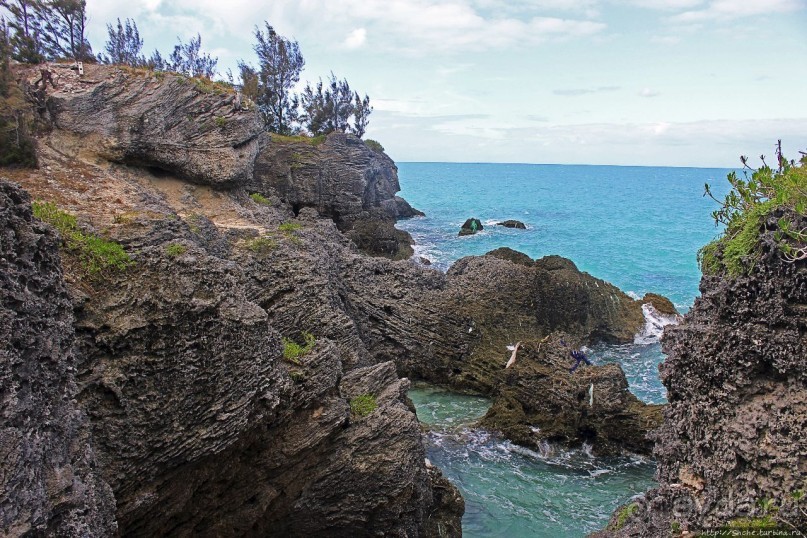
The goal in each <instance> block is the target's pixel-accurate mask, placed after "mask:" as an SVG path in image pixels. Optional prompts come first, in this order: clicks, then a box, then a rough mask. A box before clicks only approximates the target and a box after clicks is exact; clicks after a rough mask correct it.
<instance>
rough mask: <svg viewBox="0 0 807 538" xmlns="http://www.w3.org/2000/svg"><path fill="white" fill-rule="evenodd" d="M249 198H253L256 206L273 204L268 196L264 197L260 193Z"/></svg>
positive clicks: (254, 193)
mask: <svg viewBox="0 0 807 538" xmlns="http://www.w3.org/2000/svg"><path fill="white" fill-rule="evenodd" d="M249 197H250V198H252V201H253V202H255V203H256V204H261V205H269V204H270V203H271V202H270V201H269V198H267V197H266V196H264V195H262V194H261V193H259V192H253V193H252V194H250V195H249Z"/></svg>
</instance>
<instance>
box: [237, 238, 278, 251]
mask: <svg viewBox="0 0 807 538" xmlns="http://www.w3.org/2000/svg"><path fill="white" fill-rule="evenodd" d="M244 246H246V247H247V248H248V249H249V250H251V251H252V252H254V253H255V254H262V255H265V254H268V253H269V252H271V251H272V250H274V249H275V248H276V247H277V242H275V240H274V239H272V238H271V237H266V236H259V237H256V238H254V239H248V240H247V241H245V243H244Z"/></svg>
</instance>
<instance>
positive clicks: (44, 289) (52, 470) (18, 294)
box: [0, 180, 116, 536]
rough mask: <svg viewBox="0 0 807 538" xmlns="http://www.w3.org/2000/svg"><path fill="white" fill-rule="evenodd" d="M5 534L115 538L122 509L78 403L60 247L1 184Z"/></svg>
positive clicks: (0, 427) (18, 195)
mask: <svg viewBox="0 0 807 538" xmlns="http://www.w3.org/2000/svg"><path fill="white" fill-rule="evenodd" d="M0 230H2V234H1V235H0V395H2V396H1V397H0V533H1V534H3V535H4V536H21V535H26V536H109V535H112V534H114V533H115V530H116V523H115V501H114V498H113V497H112V492H111V490H110V488H109V486H108V485H107V484H106V483H105V482H104V481H103V480H102V479H101V477H100V475H99V473H98V469H97V463H96V455H95V451H94V448H93V440H92V436H91V435H90V430H89V426H88V421H87V417H86V415H85V414H84V412H83V411H82V410H81V408H80V407H79V406H77V405H76V402H75V400H74V398H75V396H76V392H77V387H76V382H75V362H76V358H75V355H74V353H73V339H74V333H73V314H72V307H71V303H70V299H69V297H68V295H67V290H66V289H65V286H64V283H63V281H62V269H61V264H60V260H59V255H58V247H57V245H58V238H57V236H56V234H55V233H54V231H53V230H52V229H51V228H49V227H48V226H45V225H43V224H42V223H41V222H39V221H37V220H35V219H33V217H32V214H31V207H30V198H29V196H28V194H27V193H25V192H24V191H23V190H21V189H19V188H18V187H16V186H15V185H13V184H11V183H8V182H6V181H3V180H0Z"/></svg>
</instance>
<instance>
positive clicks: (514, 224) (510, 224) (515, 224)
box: [496, 220, 527, 230]
mask: <svg viewBox="0 0 807 538" xmlns="http://www.w3.org/2000/svg"><path fill="white" fill-rule="evenodd" d="M496 226H504V227H505V228H515V229H516V230H526V229H527V225H526V224H524V223H523V222H521V221H520V220H506V221H504V222H497V223H496Z"/></svg>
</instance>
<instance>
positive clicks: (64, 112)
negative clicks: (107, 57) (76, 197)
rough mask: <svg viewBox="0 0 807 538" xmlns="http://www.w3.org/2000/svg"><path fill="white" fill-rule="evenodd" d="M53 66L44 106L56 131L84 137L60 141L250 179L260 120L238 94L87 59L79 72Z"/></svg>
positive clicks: (181, 171) (202, 179)
mask: <svg viewBox="0 0 807 538" xmlns="http://www.w3.org/2000/svg"><path fill="white" fill-rule="evenodd" d="M52 65H53V70H54V71H55V74H54V78H55V79H56V81H57V88H56V89H51V88H50V87H48V92H49V94H48V97H47V101H46V107H47V112H48V114H49V116H50V119H51V121H52V122H53V124H54V125H55V126H56V127H57V128H58V129H59V130H61V131H63V132H69V133H73V134H74V135H76V136H77V137H80V140H74V141H70V142H68V141H66V140H62V141H60V143H61V144H70V145H80V147H81V148H82V150H83V151H84V153H95V154H97V155H98V156H100V157H102V158H104V159H107V160H110V161H114V162H119V163H127V164H135V165H140V166H151V167H154V168H157V169H160V170H164V171H167V172H170V173H172V174H174V175H176V176H178V177H181V178H184V179H188V180H190V181H193V182H196V183H202V184H209V185H214V186H217V187H226V186H232V185H237V184H243V183H245V182H246V181H247V179H248V178H250V177H251V175H252V169H253V163H254V161H255V156H256V155H257V153H258V135H259V134H260V133H261V132H262V130H263V126H262V124H261V121H260V119H259V118H258V114H257V112H256V111H255V110H245V109H242V108H241V107H239V106H238V105H237V103H236V95H235V93H228V91H227V90H225V89H223V88H222V87H220V86H218V85H217V84H216V83H213V82H210V81H203V80H200V79H189V78H186V77H183V76H181V75H175V74H170V73H154V72H150V71H147V70H145V69H132V68H129V69H127V68H122V67H110V66H102V65H91V64H87V65H86V66H85V68H84V69H85V75H84V76H83V77H82V78H79V76H78V74H77V73H76V72H74V71H72V70H71V69H69V67H70V66H69V65H65V64H52ZM38 74H39V73H38V70H36V69H31V70H30V73H28V74H27V78H28V79H31V80H32V79H35V78H36V77H37V76H38ZM29 81H30V80H29Z"/></svg>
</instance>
